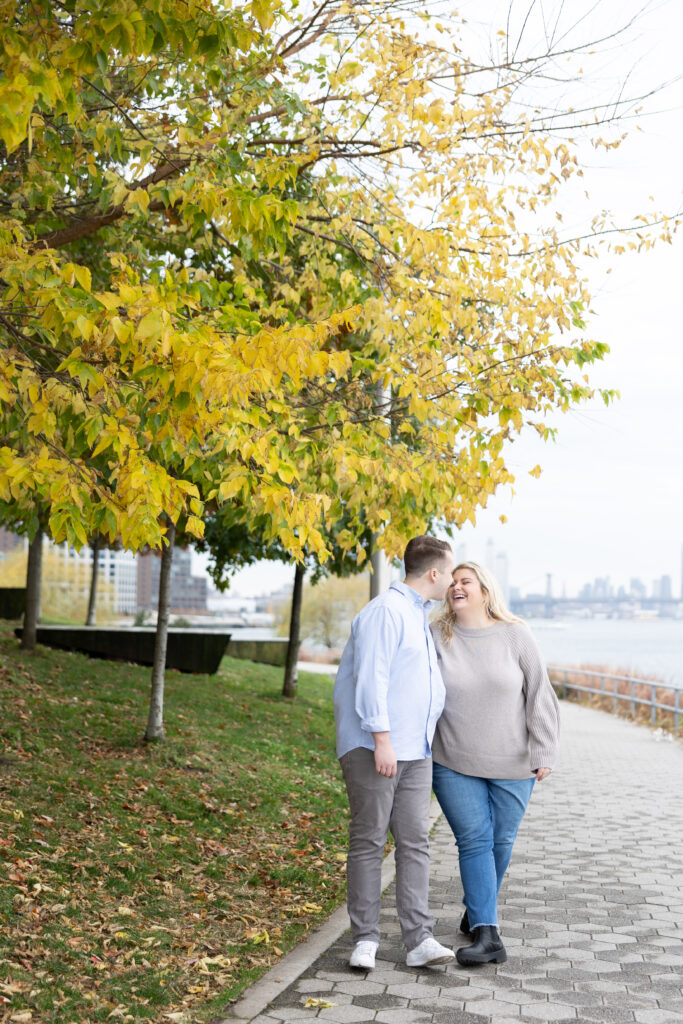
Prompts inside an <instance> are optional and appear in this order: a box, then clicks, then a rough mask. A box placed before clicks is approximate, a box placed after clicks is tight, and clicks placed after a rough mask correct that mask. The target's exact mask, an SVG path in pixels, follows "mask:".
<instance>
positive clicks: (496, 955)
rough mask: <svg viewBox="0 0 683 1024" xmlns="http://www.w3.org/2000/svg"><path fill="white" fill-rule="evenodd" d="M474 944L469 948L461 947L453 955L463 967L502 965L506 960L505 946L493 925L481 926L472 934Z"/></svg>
mask: <svg viewBox="0 0 683 1024" xmlns="http://www.w3.org/2000/svg"><path fill="white" fill-rule="evenodd" d="M472 935H473V937H474V942H473V943H472V945H471V946H461V947H460V949H459V950H458V951H457V953H456V954H455V956H456V959H457V961H458V963H459V964H462V966H463V967H474V966H476V965H477V964H503V963H505V961H506V960H507V953H506V952H505V946H504V945H503V943H502V942H501V939H500V935H499V934H498V929H497V928H494V926H493V925H490V924H483V925H480V926H479V928H475V929H474V931H473V932H472Z"/></svg>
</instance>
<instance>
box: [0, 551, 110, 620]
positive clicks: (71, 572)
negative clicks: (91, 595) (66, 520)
mask: <svg viewBox="0 0 683 1024" xmlns="http://www.w3.org/2000/svg"><path fill="white" fill-rule="evenodd" d="M36 536H37V535H36ZM42 548H43V550H42V557H41V561H40V601H39V607H40V615H39V617H38V619H36V620H35V621H36V624H37V622H38V621H39V620H40V619H42V620H43V621H48V622H49V621H52V622H73V623H78V622H79V621H80V622H82V621H83V619H84V618H85V615H86V610H87V607H88V591H89V585H88V579H89V576H90V566H89V565H88V564H87V563H85V562H83V561H82V560H80V559H73V558H69V557H65V555H66V552H64V551H63V550H62V551H60V550H58V549H57V548H55V547H54V546H53V545H51V544H47V543H45V539H43V545H42ZM27 569H28V551H26V550H23V549H21V548H19V549H17V550H15V551H13V552H12V553H11V554H9V555H7V556H6V557H5V558H4V559H3V560H2V562H1V563H0V577H1V578H2V583H3V586H6V587H7V586H12V587H21V586H23V585H24V583H25V581H26V579H27ZM115 597H116V593H115V589H114V586H113V585H112V584H111V583H110V581H109V580H106V579H102V580H101V581H100V584H99V587H98V594H97V612H98V616H99V618H100V619H101V620H103V621H107V619H109V618H111V616H113V614H114V612H115Z"/></svg>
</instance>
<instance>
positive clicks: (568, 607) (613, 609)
mask: <svg viewBox="0 0 683 1024" xmlns="http://www.w3.org/2000/svg"><path fill="white" fill-rule="evenodd" d="M510 610H511V611H513V612H514V613H515V615H521V616H523V617H525V618H545V619H555V618H560V617H562V616H563V615H569V616H577V615H581V613H586V612H587V613H589V614H590V615H596V614H597V615H607V616H610V617H614V618H617V617H621V618H633V617H634V616H635V617H637V616H638V615H641V614H645V615H647V614H648V613H651V614H652V613H654V614H656V615H658V616H661V617H662V618H677V617H679V616H680V615H682V614H683V599H682V598H676V597H672V598H659V597H643V598H616V597H610V598H590V599H583V598H578V597H552V596H548V595H546V594H528V595H527V596H526V597H517V598H511V600H510Z"/></svg>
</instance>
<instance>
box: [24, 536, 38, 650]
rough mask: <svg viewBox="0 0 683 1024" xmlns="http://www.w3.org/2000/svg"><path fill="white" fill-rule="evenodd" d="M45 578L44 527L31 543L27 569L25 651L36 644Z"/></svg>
mask: <svg viewBox="0 0 683 1024" xmlns="http://www.w3.org/2000/svg"><path fill="white" fill-rule="evenodd" d="M42 579H43V528H42V526H39V527H38V532H37V533H36V535H35V537H34V538H33V540H32V541H31V543H30V544H29V549H28V567H27V569H26V608H25V611H24V628H23V631H22V634H21V647H22V650H24V651H33V650H35V646H36V629H37V627H38V622H39V620H40V588H41V584H42Z"/></svg>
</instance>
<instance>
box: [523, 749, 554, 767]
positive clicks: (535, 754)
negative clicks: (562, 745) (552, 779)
mask: <svg viewBox="0 0 683 1024" xmlns="http://www.w3.org/2000/svg"><path fill="white" fill-rule="evenodd" d="M529 762H530V767H531V771H532V772H536V771H538V769H539V768H551V769H552V768H554V767H555V751H554V750H538V751H531V752H530V755H529Z"/></svg>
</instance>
